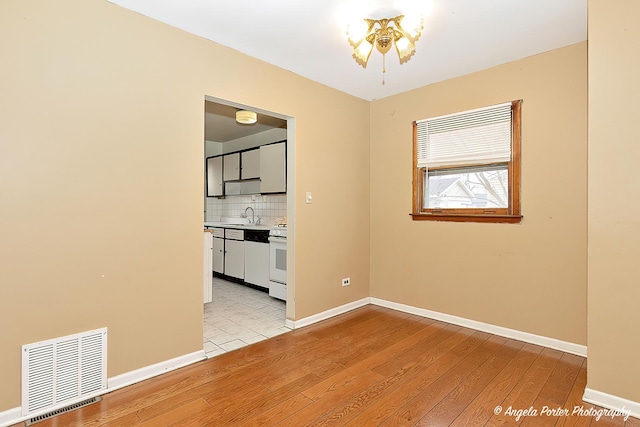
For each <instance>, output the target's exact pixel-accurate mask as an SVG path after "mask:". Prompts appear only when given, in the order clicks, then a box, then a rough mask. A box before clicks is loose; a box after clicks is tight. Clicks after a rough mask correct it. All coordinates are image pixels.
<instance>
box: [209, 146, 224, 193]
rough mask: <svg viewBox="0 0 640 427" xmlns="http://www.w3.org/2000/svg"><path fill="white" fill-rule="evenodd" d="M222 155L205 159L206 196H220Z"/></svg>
mask: <svg viewBox="0 0 640 427" xmlns="http://www.w3.org/2000/svg"><path fill="white" fill-rule="evenodd" d="M223 194H224V192H223V186H222V157H221V156H219V157H209V158H208V159H207V197H216V196H222V195H223Z"/></svg>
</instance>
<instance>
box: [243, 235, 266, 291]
mask: <svg viewBox="0 0 640 427" xmlns="http://www.w3.org/2000/svg"><path fill="white" fill-rule="evenodd" d="M244 282H245V283H247V284H249V285H253V286H257V287H259V288H262V289H265V290H266V289H269V230H245V231H244Z"/></svg>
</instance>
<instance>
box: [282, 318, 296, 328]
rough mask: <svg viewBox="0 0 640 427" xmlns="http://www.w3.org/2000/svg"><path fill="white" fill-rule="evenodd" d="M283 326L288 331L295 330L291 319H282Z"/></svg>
mask: <svg viewBox="0 0 640 427" xmlns="http://www.w3.org/2000/svg"><path fill="white" fill-rule="evenodd" d="M284 326H286V327H287V328H289V329H295V324H294V321H293V320H291V319H284Z"/></svg>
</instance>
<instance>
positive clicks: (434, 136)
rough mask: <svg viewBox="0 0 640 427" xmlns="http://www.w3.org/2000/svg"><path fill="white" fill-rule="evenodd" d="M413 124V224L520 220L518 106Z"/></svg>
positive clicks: (480, 110)
mask: <svg viewBox="0 0 640 427" xmlns="http://www.w3.org/2000/svg"><path fill="white" fill-rule="evenodd" d="M521 103H522V101H513V102H507V103H504V104H499V105H492V106H490V107H485V108H479V109H476V110H470V111H464V112H461V113H455V114H449V115H446V116H440V117H434V118H431V119H426V120H419V121H417V122H414V125H413V128H414V129H413V130H414V136H413V138H414V153H413V212H412V216H413V219H414V220H439V221H472V222H511V223H514V222H520V220H521V218H522V216H521V215H520V106H521Z"/></svg>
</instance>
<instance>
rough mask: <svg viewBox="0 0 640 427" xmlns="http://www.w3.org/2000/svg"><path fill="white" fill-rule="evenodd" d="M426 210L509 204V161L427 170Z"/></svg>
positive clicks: (494, 207) (499, 206) (479, 207)
mask: <svg viewBox="0 0 640 427" xmlns="http://www.w3.org/2000/svg"><path fill="white" fill-rule="evenodd" d="M427 176H428V179H427V180H425V181H426V182H425V183H426V185H425V197H424V201H425V206H424V208H427V209H447V208H448V209H464V208H470V209H496V208H508V207H509V174H508V168H507V164H503V165H497V166H476V167H466V168H458V169H447V170H435V171H434V170H432V171H428V172H427Z"/></svg>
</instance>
